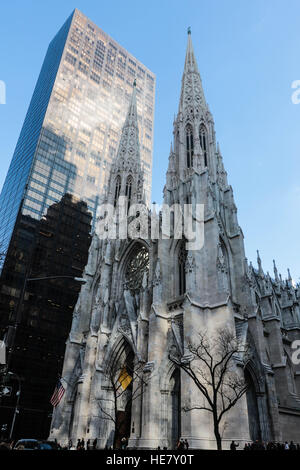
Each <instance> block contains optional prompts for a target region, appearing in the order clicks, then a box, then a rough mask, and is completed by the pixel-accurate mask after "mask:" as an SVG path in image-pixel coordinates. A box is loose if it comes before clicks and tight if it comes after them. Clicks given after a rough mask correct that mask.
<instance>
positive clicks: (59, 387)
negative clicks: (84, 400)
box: [50, 379, 65, 406]
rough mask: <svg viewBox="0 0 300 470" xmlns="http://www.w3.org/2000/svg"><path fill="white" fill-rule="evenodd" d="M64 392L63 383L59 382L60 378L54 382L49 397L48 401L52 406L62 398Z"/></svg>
mask: <svg viewBox="0 0 300 470" xmlns="http://www.w3.org/2000/svg"><path fill="white" fill-rule="evenodd" d="M64 393H65V389H64V386H63V384H62V383H61V380H60V379H58V382H57V384H56V387H55V389H54V392H53V395H52V397H51V400H50V403H51V405H52V406H57V405H58V404H59V402H60V400H61V399H62V397H63V395H64Z"/></svg>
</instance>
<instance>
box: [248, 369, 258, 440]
mask: <svg viewBox="0 0 300 470" xmlns="http://www.w3.org/2000/svg"><path fill="white" fill-rule="evenodd" d="M245 380H246V383H247V385H248V389H247V392H246V397H247V407H248V420H249V433H250V439H251V440H252V441H256V440H261V429H260V422H259V411H258V403H257V396H256V388H255V384H254V381H253V378H252V376H251V374H250V373H249V371H248V370H247V369H246V370H245Z"/></svg>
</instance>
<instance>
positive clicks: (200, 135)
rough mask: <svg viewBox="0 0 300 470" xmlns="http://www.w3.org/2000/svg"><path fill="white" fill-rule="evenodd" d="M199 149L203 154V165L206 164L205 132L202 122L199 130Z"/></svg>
mask: <svg viewBox="0 0 300 470" xmlns="http://www.w3.org/2000/svg"><path fill="white" fill-rule="evenodd" d="M199 139H200V145H201V149H202V152H203V155H204V166H207V132H206V128H205V125H204V124H201V126H200V131H199Z"/></svg>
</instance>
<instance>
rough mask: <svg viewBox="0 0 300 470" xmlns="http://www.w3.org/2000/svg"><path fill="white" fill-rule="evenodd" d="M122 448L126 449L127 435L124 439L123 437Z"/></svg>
mask: <svg viewBox="0 0 300 470" xmlns="http://www.w3.org/2000/svg"><path fill="white" fill-rule="evenodd" d="M121 448H122V449H123V450H125V449H126V437H125V436H123V437H122V439H121Z"/></svg>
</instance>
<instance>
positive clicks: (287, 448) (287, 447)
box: [284, 441, 290, 450]
mask: <svg viewBox="0 0 300 470" xmlns="http://www.w3.org/2000/svg"><path fill="white" fill-rule="evenodd" d="M289 449H290V446H289V445H288V443H287V441H285V444H284V450H289Z"/></svg>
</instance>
